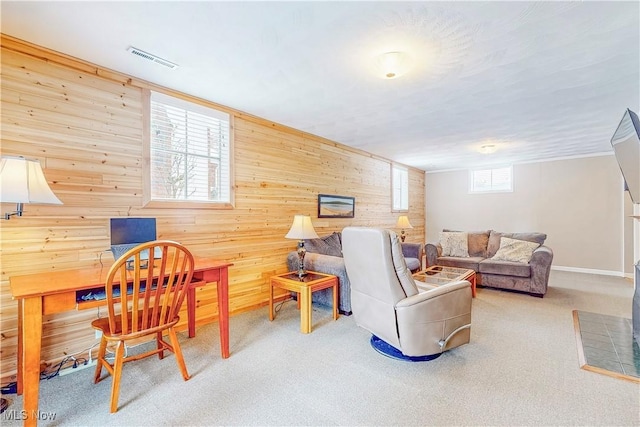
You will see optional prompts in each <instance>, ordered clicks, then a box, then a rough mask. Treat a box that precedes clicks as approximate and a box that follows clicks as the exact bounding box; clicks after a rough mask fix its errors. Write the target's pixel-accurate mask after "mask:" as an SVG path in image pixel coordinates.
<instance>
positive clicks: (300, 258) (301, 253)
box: [298, 240, 307, 277]
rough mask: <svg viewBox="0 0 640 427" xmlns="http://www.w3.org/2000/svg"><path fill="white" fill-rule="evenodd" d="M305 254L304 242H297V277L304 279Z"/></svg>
mask: <svg viewBox="0 0 640 427" xmlns="http://www.w3.org/2000/svg"><path fill="white" fill-rule="evenodd" d="M306 254H307V250H306V249H305V247H304V240H300V241H299V242H298V277H304V276H306V275H307V272H306V271H305V269H304V256H305V255H306Z"/></svg>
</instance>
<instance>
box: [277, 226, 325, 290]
mask: <svg viewBox="0 0 640 427" xmlns="http://www.w3.org/2000/svg"><path fill="white" fill-rule="evenodd" d="M284 237H285V238H287V239H297V240H298V277H304V276H305V275H306V274H307V272H306V271H305V270H304V256H305V254H306V252H307V250H306V249H305V248H304V239H317V238H318V235H317V234H316V231H315V230H314V229H313V224H312V223H311V217H310V216H309V215H295V216H294V217H293V224H291V229H290V230H289V232H288V233H287V235H286V236H284Z"/></svg>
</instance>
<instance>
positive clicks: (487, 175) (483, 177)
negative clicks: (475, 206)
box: [469, 166, 513, 193]
mask: <svg viewBox="0 0 640 427" xmlns="http://www.w3.org/2000/svg"><path fill="white" fill-rule="evenodd" d="M501 191H507V192H508V191H513V168H512V167H511V166H507V167H502V168H495V169H478V170H471V171H469V192H470V193H487V192H501Z"/></svg>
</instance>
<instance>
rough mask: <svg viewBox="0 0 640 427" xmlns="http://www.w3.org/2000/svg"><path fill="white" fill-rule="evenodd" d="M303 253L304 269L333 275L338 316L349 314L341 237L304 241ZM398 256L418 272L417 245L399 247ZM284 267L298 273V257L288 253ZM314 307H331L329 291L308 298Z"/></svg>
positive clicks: (420, 252) (348, 286) (348, 285)
mask: <svg viewBox="0 0 640 427" xmlns="http://www.w3.org/2000/svg"><path fill="white" fill-rule="evenodd" d="M304 242H305V243H304V247H305V249H306V250H307V253H306V255H305V257H304V268H305V270H309V271H317V272H318V273H325V274H333V275H334V276H337V277H338V280H339V281H340V291H339V294H340V300H339V304H338V308H339V310H340V313H342V314H346V315H350V314H351V283H350V282H349V277H348V276H347V270H346V268H345V266H344V260H343V258H342V233H340V232H334V233H332V234H329V235H328V236H323V237H320V238H318V239H308V240H305V241H304ZM402 253H403V255H404V257H405V262H406V263H407V267H409V269H410V270H411V271H412V272H417V271H420V270H421V268H422V255H423V253H424V247H423V245H422V244H420V243H402ZM287 267H288V268H289V271H296V270H298V253H297V252H296V251H291V252H289V254H288V255H287ZM312 301H313V302H314V303H318V304H322V305H327V306H331V305H332V304H333V295H332V290H331V289H324V290H321V291H317V292H314V293H313V295H312Z"/></svg>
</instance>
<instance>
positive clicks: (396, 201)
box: [391, 165, 409, 211]
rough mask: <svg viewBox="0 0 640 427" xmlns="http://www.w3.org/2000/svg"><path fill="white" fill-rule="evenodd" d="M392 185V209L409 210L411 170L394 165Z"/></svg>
mask: <svg viewBox="0 0 640 427" xmlns="http://www.w3.org/2000/svg"><path fill="white" fill-rule="evenodd" d="M391 185H392V187H391V188H392V199H393V206H392V210H394V211H406V210H409V171H408V170H407V169H405V168H401V167H399V166H395V165H394V166H392V173H391Z"/></svg>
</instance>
